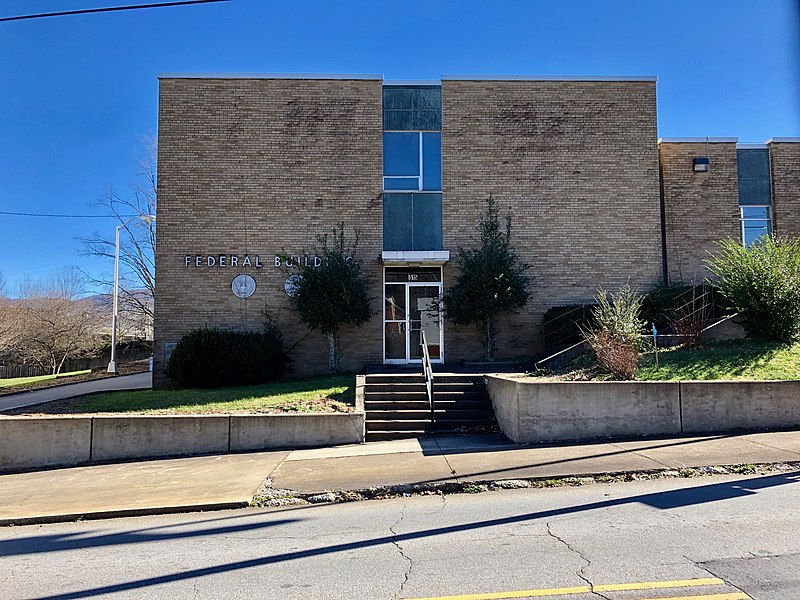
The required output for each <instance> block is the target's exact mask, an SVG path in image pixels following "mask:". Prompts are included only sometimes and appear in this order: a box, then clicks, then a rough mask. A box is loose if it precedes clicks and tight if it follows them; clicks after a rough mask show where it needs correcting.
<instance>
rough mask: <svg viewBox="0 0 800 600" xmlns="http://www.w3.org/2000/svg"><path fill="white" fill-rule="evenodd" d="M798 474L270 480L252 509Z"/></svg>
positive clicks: (754, 467) (759, 469)
mask: <svg viewBox="0 0 800 600" xmlns="http://www.w3.org/2000/svg"><path fill="white" fill-rule="evenodd" d="M797 470H800V461H791V462H774V463H755V464H750V463H744V464H728V465H710V466H697V467H683V468H681V469H677V468H663V469H650V470H637V471H613V472H612V471H606V472H598V473H584V474H580V475H555V476H552V477H524V478H513V479H509V478H506V479H481V480H477V479H476V480H469V481H456V482H453V481H448V482H437V483H417V484H399V485H390V486H381V485H378V486H373V487H369V488H359V489H352V490H346V489H334V490H322V491H317V492H296V491H294V490H287V489H275V488H272V487H270V486H269V480H268V481H267V483H266V484H265V485H263V486H262V487H261V488H260V489H259V490H258V491H257V492H256V494H255V496H254V497H253V500H252V501H251V506H255V507H259V508H276V507H283V506H292V505H294V506H301V505H310V504H340V503H344V502H359V501H363V500H384V499H389V498H399V497H408V496H430V495H441V496H445V495H451V494H476V493H482V492H490V491H497V490H508V489H543V488H557V487H568V486H581V485H592V484H597V483H621V482H627V481H647V480H656V479H693V478H698V477H708V476H712V475H733V476H740V477H742V476H747V475H765V474H769V473H776V472H788V471H797Z"/></svg>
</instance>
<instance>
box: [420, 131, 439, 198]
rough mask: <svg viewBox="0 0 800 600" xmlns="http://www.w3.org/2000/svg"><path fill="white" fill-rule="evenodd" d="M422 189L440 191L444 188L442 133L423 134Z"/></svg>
mask: <svg viewBox="0 0 800 600" xmlns="http://www.w3.org/2000/svg"><path fill="white" fill-rule="evenodd" d="M422 174H423V177H422V189H423V190H429V191H432V192H439V191H441V189H442V134H441V133H423V134H422Z"/></svg>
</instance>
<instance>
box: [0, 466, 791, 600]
mask: <svg viewBox="0 0 800 600" xmlns="http://www.w3.org/2000/svg"><path fill="white" fill-rule="evenodd" d="M797 482H800V471H796V472H791V473H780V474H777V475H768V476H764V477H754V478H748V479H741V480H736V481H726V482H723V483H714V484H710V485H702V486H695V487H689V488H683V489H678V490H670V491H666V492H656V493H652V494H639V495H636V496H629V497H626V498H616V499H610V500H603V501H600V502H590V503H588V504H581V505H577V506H566V507H562V508H557V509H552V510H545V511H538V512H531V513H527V514H523V515H515V516H511V517H503V518H498V519H488V520H485V521H476V522H472V523H464V524H461V525H451V526H447V527H436V528H432V529H423V530H420V531H412V532H408V533H400V534H396V535H391V536H380V537H374V538H371V539H368V540H362V541H357V542H349V543H343V544H332V545H328V546H323V547H321V548H313V549H310V550H299V551H293V552H285V553H282V554H276V555H274V556H264V557H259V558H253V559H250V560H242V561H236V562H231V563H226V564H221V565H216V566H213V567H204V568H198V569H191V570H187V571H182V572H180V573H173V574H170V575H162V576H157V577H148V578H143V579H139V580H135V581H129V582H125V583H118V584H111V585H104V586H99V587H94V588H89V589H84V590H79V591H76V592H67V593H62V594H54V595H51V596H45V597H43V598H44V599H46V600H67V599H71V598H87V597H93V596H100V595H104V594H113V593H118V592H124V591H128V590H136V589H142V588H146V587H150V586H154V585H162V584H166V583H171V582H175V581H182V580H187V579H193V578H195V577H204V576H207V575H215V574H219V573H230V572H235V571H240V570H243V569H251V568H253V567H260V566H264V565H270V564H276V563H283V562H289V561H293V560H298V559H303V558H312V557H315V556H324V555H329V554H336V553H341V552H347V551H352V550H360V549H364V548H371V547H376V546H381V545H385V544H397V543H401V542H404V541H411V540H418V539H425V538H430V537H435V536H442V535H448V534H451V533H456V532H463V531H475V530H480V529H485V528H488V527H498V526H503V525H511V524H516V523H526V522H531V521H537V520H542V519H549V518H552V517H557V516H562V515H569V514H576V513H582V512H586V511H591V510H598V509H603V508H610V507H614V506H621V505H626V504H637V503H640V504H645V505H647V506H652V507H653V508H657V509H662V510H666V509H671V508H679V507H684V506H692V505H697V504H704V503H708V502H719V501H722V500H730V499H735V498H741V497H744V496H751V495H755V494H757V493H758V492H759V490H764V489H767V488H772V487H776V486H781V485H787V484H791V483H797ZM261 517H263V515H258V517H257V518H261ZM298 520H299V519H289V520H277V521H271V522H267V523H252V524H249V525H236V526H233V527H229V528H228V527H222V528H214V529H208V530H202V531H199V532H184V533H175V534H153V533H137V532H135V531H134V532H127V533H115V534H104V535H100V536H94V537H92V536H85V537H72V535H71V536H66V539H64V538H63V536H34V537H31V538H26V539H23V540H13V541H7V542H3V543H2V545H0V556H11V555H18V554H36V553H47V552H58V551H62V550H74V549H79V548H88V547H97V546H115V545H124V544H133V543H140V542H146V541H153V540H154V539H158V540H167V539H179V538H181V537H196V536H201V535H202V536H207V535H214V534H217V533H223V532H227V531H231V530H237V531H241V530H247V529H258V528H260V527H271V526H276V525H282V524H288V523H291V522H294V521H298ZM78 535H79V534H78ZM20 544H22V546H20ZM24 549H27V551H24Z"/></svg>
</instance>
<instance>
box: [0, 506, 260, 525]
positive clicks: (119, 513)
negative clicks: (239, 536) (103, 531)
mask: <svg viewBox="0 0 800 600" xmlns="http://www.w3.org/2000/svg"><path fill="white" fill-rule="evenodd" d="M248 506H250V500H241V501H235V502H211V503H208V504H185V505H181V506H164V507H152V508H124V509H120V510H100V511H88V512H79V513H69V514H64V515H42V516H33V517H18V518H12V519H0V527H10V526H17V525H42V524H46V523H65V522H72V521H95V520H98V519H114V518H121V517H143V516H149V515H170V514H176V513H187V512H205V511H212V510H230V509H234V508H247V507H248Z"/></svg>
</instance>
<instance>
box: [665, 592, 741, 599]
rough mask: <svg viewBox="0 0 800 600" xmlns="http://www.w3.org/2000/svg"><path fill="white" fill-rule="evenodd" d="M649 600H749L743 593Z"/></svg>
mask: <svg viewBox="0 0 800 600" xmlns="http://www.w3.org/2000/svg"><path fill="white" fill-rule="evenodd" d="M651 600H751V598H750V596H748V595H747V594H745V593H744V592H733V593H732V594H704V595H702V596H670V597H669V598H651Z"/></svg>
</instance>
